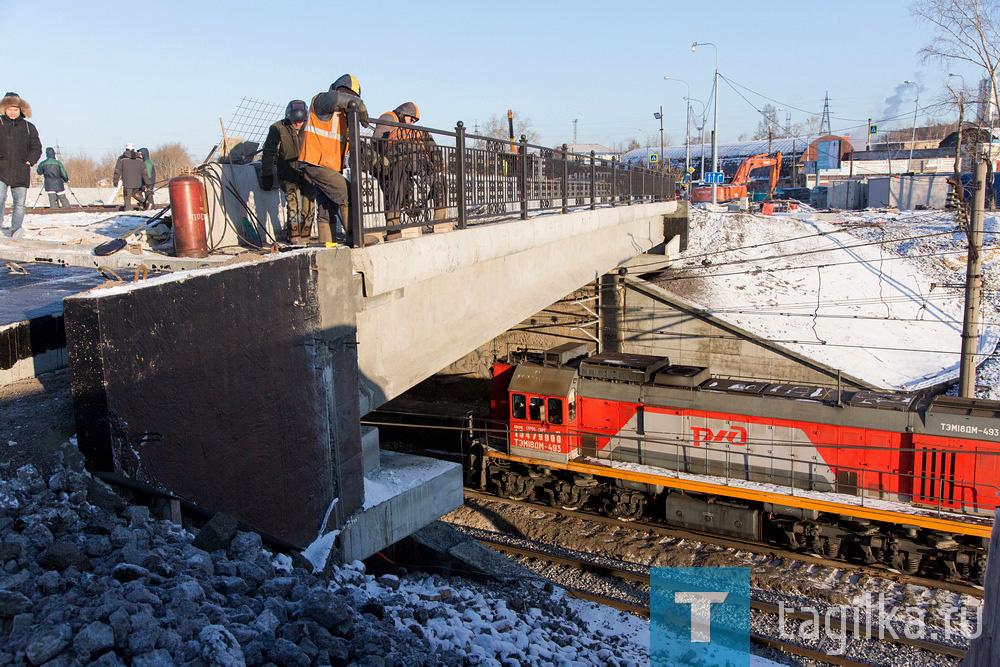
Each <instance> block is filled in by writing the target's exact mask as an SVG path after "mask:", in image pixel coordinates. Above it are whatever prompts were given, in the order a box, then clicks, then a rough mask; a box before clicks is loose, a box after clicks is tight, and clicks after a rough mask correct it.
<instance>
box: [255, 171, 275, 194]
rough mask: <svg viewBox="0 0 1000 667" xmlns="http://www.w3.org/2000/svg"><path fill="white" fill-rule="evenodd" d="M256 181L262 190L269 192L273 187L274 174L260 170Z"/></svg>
mask: <svg viewBox="0 0 1000 667" xmlns="http://www.w3.org/2000/svg"><path fill="white" fill-rule="evenodd" d="M258 182H259V183H260V189H261V190H263V191H264V192H270V191H271V190H273V189H274V176H273V175H272V174H269V173H267V174H266V173H264V172H261V174H260V178H259V179H258Z"/></svg>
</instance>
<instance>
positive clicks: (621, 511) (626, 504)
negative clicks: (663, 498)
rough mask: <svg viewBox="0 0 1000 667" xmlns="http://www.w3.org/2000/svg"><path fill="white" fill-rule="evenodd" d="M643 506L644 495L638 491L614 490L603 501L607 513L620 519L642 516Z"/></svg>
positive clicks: (644, 504) (630, 519)
mask: <svg viewBox="0 0 1000 667" xmlns="http://www.w3.org/2000/svg"><path fill="white" fill-rule="evenodd" d="M645 507H646V497H645V495H644V494H643V493H640V492H638V491H616V492H614V493H612V494H611V497H610V498H608V500H607V501H606V502H605V508H606V510H607V513H608V514H609V515H610V516H613V517H614V518H616V519H618V520H620V521H635V520H636V519H640V518H642V512H643V509H645Z"/></svg>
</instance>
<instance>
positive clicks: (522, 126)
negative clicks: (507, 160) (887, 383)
mask: <svg viewBox="0 0 1000 667" xmlns="http://www.w3.org/2000/svg"><path fill="white" fill-rule="evenodd" d="M522 134H523V135H524V136H525V137H527V139H528V143H529V144H537V143H538V139H539V137H538V133H537V132H535V131H534V130H533V129H531V119H530V118H528V117H526V116H524V115H522V114H521V113H520V112H518V111H515V112H514V141H515V142H516V141H520V139H521V135H522ZM481 135H482V136H484V137H492V138H494V139H499V140H500V141H502V142H504V143H509V142H510V128H509V126H508V124H507V114H503V115H500V114H496V113H495V114H493V115H492V116H490V117H489V119H488V120H487V121H486V123H484V124H483V129H482V132H481Z"/></svg>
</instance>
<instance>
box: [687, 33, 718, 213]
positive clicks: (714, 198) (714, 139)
mask: <svg viewBox="0 0 1000 667" xmlns="http://www.w3.org/2000/svg"><path fill="white" fill-rule="evenodd" d="M699 46H711V47H712V48H713V49H715V82H714V85H715V104H713V105H712V106H714V107H715V120H714V121H713V123H712V171H718V170H719V47H717V46H716V45H715V44H713V43H712V42H693V43H692V44H691V51H696V50H698V47H699ZM712 203H713V204H718V203H719V197H718V185H716V184H715V183H712Z"/></svg>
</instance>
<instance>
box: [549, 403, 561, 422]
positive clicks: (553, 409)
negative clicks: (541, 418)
mask: <svg viewBox="0 0 1000 667" xmlns="http://www.w3.org/2000/svg"><path fill="white" fill-rule="evenodd" d="M562 408H563V406H562V399H560V398H550V399H549V404H548V409H549V410H548V412H549V423H550V424H562V423H563V411H562Z"/></svg>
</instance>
